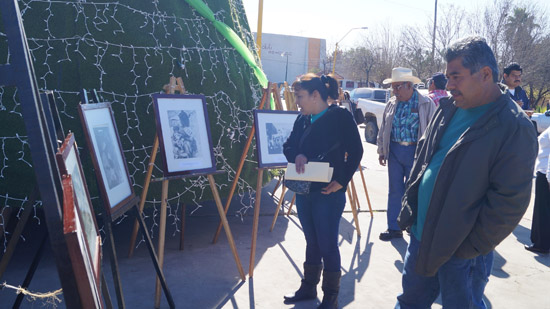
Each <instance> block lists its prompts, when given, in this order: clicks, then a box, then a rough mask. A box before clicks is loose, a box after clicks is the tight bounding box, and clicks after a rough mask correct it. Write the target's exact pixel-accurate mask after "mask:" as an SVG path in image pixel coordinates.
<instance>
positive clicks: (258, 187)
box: [248, 168, 264, 278]
mask: <svg viewBox="0 0 550 309" xmlns="http://www.w3.org/2000/svg"><path fill="white" fill-rule="evenodd" d="M263 175H264V170H263V169H261V168H260V169H258V181H257V183H256V203H255V204H254V222H253V223H252V246H251V247H250V265H249V266H248V277H250V278H252V276H253V275H254V263H255V261H254V259H255V257H256V239H257V238H258V220H259V218H260V200H261V198H262V179H263Z"/></svg>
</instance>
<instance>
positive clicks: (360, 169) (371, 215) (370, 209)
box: [359, 164, 373, 218]
mask: <svg viewBox="0 0 550 309" xmlns="http://www.w3.org/2000/svg"><path fill="white" fill-rule="evenodd" d="M359 173H360V174H361V180H362V181H363V188H364V189H365V194H366V195H367V205H369V212H370V217H371V218H372V217H373V214H372V206H371V205H370V198H369V191H367V183H366V182H365V175H363V166H361V164H359Z"/></svg>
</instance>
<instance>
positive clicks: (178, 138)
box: [153, 94, 216, 177]
mask: <svg viewBox="0 0 550 309" xmlns="http://www.w3.org/2000/svg"><path fill="white" fill-rule="evenodd" d="M153 105H154V108H155V120H156V125H157V134H158V137H159V143H160V149H161V153H162V157H163V173H164V177H169V176H176V175H193V174H204V173H213V172H215V171H216V161H215V159H214V152H213V146H212V138H211V136H210V121H209V119H208V111H207V109H206V98H205V97H204V96H203V95H173V94H154V95H153Z"/></svg>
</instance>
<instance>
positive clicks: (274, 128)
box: [265, 122, 292, 155]
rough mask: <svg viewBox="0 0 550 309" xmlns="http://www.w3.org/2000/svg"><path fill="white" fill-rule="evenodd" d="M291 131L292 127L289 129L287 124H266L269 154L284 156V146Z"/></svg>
mask: <svg viewBox="0 0 550 309" xmlns="http://www.w3.org/2000/svg"><path fill="white" fill-rule="evenodd" d="M291 131H292V127H289V126H288V124H287V123H275V122H266V124H265V132H266V135H267V152H268V154H270V155H273V154H282V153H283V144H284V142H285V141H286V140H287V138H288V136H289V135H290V132H291Z"/></svg>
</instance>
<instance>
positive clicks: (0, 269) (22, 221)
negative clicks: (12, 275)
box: [0, 188, 38, 278]
mask: <svg viewBox="0 0 550 309" xmlns="http://www.w3.org/2000/svg"><path fill="white" fill-rule="evenodd" d="M37 197H38V189H36V188H35V189H34V190H33V192H32V194H31V198H30V199H29V201H28V202H27V203H25V210H23V213H22V214H21V216H20V217H19V222H17V225H16V226H15V230H14V231H13V233H12V236H11V239H10V240H9V242H8V246H7V247H6V251H5V252H4V255H3V256H2V260H0V278H2V275H3V274H4V272H5V271H6V269H7V268H8V263H9V262H10V260H11V257H12V256H13V253H14V252H15V247H16V246H17V243H18V242H19V238H20V237H21V234H22V233H23V229H24V228H25V226H26V225H27V221H28V219H29V217H30V215H31V211H32V210H33V206H32V205H33V204H34V202H35V201H36V198H37ZM9 209H11V207H10V208H9ZM10 215H11V211H10ZM4 225H5V226H7V219H6V222H4ZM3 227H4V226H2V228H3ZM0 232H1V231H0ZM3 234H4V233H3V232H1V234H0V235H3ZM0 241H1V237H0Z"/></svg>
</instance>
